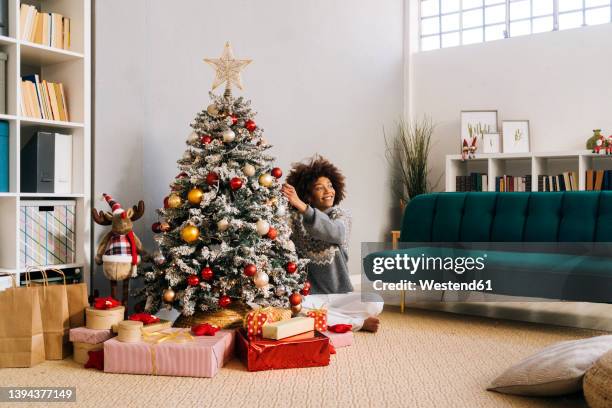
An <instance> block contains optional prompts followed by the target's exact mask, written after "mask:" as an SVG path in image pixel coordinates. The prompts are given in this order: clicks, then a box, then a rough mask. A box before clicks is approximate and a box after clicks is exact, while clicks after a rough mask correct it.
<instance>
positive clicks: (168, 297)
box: [162, 288, 176, 303]
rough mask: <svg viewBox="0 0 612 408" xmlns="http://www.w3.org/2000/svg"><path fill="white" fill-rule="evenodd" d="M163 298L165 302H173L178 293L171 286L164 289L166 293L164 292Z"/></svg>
mask: <svg viewBox="0 0 612 408" xmlns="http://www.w3.org/2000/svg"><path fill="white" fill-rule="evenodd" d="M162 297H163V299H164V302H166V303H172V302H174V299H175V298H176V293H174V291H173V290H172V289H170V288H168V289H166V290H164V294H163V296H162Z"/></svg>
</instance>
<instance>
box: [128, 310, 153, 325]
mask: <svg viewBox="0 0 612 408" xmlns="http://www.w3.org/2000/svg"><path fill="white" fill-rule="evenodd" d="M129 319H130V320H134V321H137V322H142V324H145V325H146V324H151V323H157V322H159V317H157V316H153V315H152V314H150V313H134V314H133V315H131V316H130V317H129Z"/></svg>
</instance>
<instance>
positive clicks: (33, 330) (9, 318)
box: [0, 273, 45, 368]
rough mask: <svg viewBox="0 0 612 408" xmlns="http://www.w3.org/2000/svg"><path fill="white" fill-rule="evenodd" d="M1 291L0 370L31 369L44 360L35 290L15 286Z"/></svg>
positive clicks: (43, 346)
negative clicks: (11, 368) (9, 368)
mask: <svg viewBox="0 0 612 408" xmlns="http://www.w3.org/2000/svg"><path fill="white" fill-rule="evenodd" d="M1 275H3V276H11V277H12V280H13V288H10V289H7V290H5V291H2V292H0V368H7V367H32V366H34V365H36V364H38V363H41V362H43V361H45V343H44V336H43V327H42V320H41V314H40V300H39V297H38V288H32V287H19V288H18V287H16V285H17V284H16V280H15V275H13V274H5V273H2V274H1Z"/></svg>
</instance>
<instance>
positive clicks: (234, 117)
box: [230, 115, 238, 125]
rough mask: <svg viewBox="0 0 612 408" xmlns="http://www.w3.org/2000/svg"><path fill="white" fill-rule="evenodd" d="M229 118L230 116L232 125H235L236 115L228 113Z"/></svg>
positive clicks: (236, 121)
mask: <svg viewBox="0 0 612 408" xmlns="http://www.w3.org/2000/svg"><path fill="white" fill-rule="evenodd" d="M230 118H232V125H235V124H236V123H238V116H236V115H230Z"/></svg>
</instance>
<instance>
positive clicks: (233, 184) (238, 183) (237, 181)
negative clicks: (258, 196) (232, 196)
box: [230, 177, 242, 191]
mask: <svg viewBox="0 0 612 408" xmlns="http://www.w3.org/2000/svg"><path fill="white" fill-rule="evenodd" d="M240 187H242V179H241V178H240V177H234V178H233V179H231V180H230V188H231V189H232V190H234V191H236V190H238V189H239V188H240Z"/></svg>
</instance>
